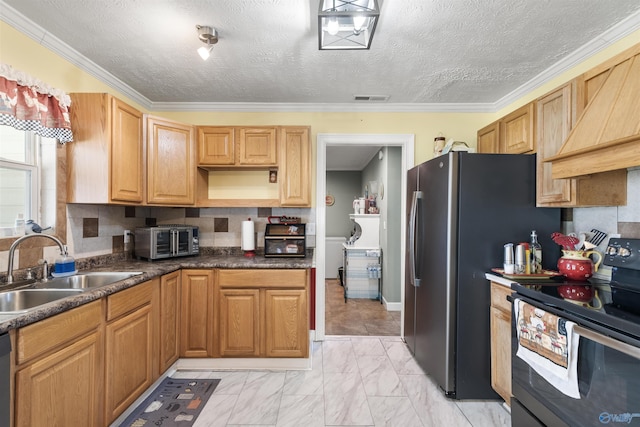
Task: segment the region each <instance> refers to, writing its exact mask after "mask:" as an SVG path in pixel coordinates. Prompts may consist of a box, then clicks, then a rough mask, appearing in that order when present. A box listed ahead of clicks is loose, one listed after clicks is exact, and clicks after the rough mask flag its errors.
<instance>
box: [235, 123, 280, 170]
mask: <svg viewBox="0 0 640 427" xmlns="http://www.w3.org/2000/svg"><path fill="white" fill-rule="evenodd" d="M276 137H277V132H276V128H241V129H240V141H239V144H238V164H239V165H243V166H249V165H251V166H253V165H260V166H277V164H278V157H277V147H278V143H277V138H276Z"/></svg>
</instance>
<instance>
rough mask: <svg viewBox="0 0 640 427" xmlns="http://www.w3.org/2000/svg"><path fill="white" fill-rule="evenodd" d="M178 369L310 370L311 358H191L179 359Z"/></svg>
mask: <svg viewBox="0 0 640 427" xmlns="http://www.w3.org/2000/svg"><path fill="white" fill-rule="evenodd" d="M176 369H177V370H214V371H218V370H232V369H273V370H309V369H311V358H304V359H303V358H290V359H289V358H255V359H253V358H215V359H213V358H201V359H200V358H193V359H191V358H189V359H178V361H177V362H176Z"/></svg>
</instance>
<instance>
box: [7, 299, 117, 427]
mask: <svg viewBox="0 0 640 427" xmlns="http://www.w3.org/2000/svg"><path fill="white" fill-rule="evenodd" d="M101 325H102V305H101V302H100V301H95V302H93V303H89V304H86V305H84V306H81V307H78V308H75V309H72V310H69V311H67V312H65V313H61V314H59V315H56V316H53V317H51V318H49V319H46V320H43V321H41V322H38V323H34V324H32V325H29V326H27V327H24V328H21V329H18V330H17V331H16V343H17V345H16V347H17V349H16V350H17V353H18V355H17V357H16V358H15V359H17V360H16V363H17V366H16V367H15V372H16V374H15V392H14V425H15V426H16V427H23V426H24V427H39V426H101V425H103V424H106V423H105V422H103V418H102V396H103V394H102V391H103V332H102V327H101ZM69 336H71V338H69ZM23 361H25V363H22V362H23Z"/></svg>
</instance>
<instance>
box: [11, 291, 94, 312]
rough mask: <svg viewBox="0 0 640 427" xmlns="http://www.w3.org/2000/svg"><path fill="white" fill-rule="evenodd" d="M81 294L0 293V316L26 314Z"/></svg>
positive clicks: (54, 292) (73, 292) (68, 292)
mask: <svg viewBox="0 0 640 427" xmlns="http://www.w3.org/2000/svg"><path fill="white" fill-rule="evenodd" d="M81 292H82V290H81V289H20V290H17V291H8V292H0V314H18V313H26V312H27V311H29V310H32V309H34V308H36V307H38V306H41V305H44V304H47V303H50V302H53V301H57V300H59V299H62V298H66V297H70V296H72V295H78V294H79V293H81Z"/></svg>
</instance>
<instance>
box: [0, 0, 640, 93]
mask: <svg viewBox="0 0 640 427" xmlns="http://www.w3.org/2000/svg"><path fill="white" fill-rule="evenodd" d="M378 1H379V2H380V5H381V15H380V21H379V24H378V27H377V29H376V33H375V36H374V39H373V42H372V46H371V49H370V50H364V51H319V50H318V40H317V38H318V36H317V10H318V0H310V1H304V0H241V1H240V0H227V1H211V0H135V1H134V0H102V1H95V0H94V1H87V0H2V1H0V3H4V4H6V5H9V6H10V8H6V9H5V11H4V12H2V13H3V15H4V16H5V18H3V19H6V16H7V10H9V9H11V12H12V14H13V15H14V19H15V15H18V16H20V15H24V17H25V18H26V22H31V23H33V24H35V25H34V26H33V28H34V30H33V31H32V34H30V35H32V36H34V35H37V34H38V31H40V30H41V29H42V30H43V31H41V32H40V34H41V35H40V37H41V42H42V43H43V44H45V45H47V46H49V45H51V44H55V43H53V41H52V40H54V41H55V38H57V39H59V40H60V41H62V42H64V43H65V44H67V45H69V46H70V47H71V48H73V49H75V50H76V51H77V52H78V53H79V54H80V56H81V57H85V58H88V59H89V60H90V61H92V62H93V63H95V64H96V65H97V66H98V67H96V68H99V69H103V70H105V71H107V72H108V73H110V74H111V75H113V76H114V77H115V79H113V80H114V81H116V82H118V84H121V85H123V86H124V87H128V88H130V89H131V90H130V92H129V93H134V94H136V95H138V94H139V98H138V99H142V100H143V101H146V102H147V103H151V104H154V103H184V102H188V103H313V104H322V103H327V104H337V103H354V102H357V101H354V100H353V96H354V95H363V94H364V95H386V96H389V99H388V101H387V103H389V104H391V103H407V104H415V103H436V104H439V103H463V104H479V103H489V104H492V103H496V102H497V101H498V100H500V99H501V98H503V97H505V96H507V95H508V94H509V93H511V92H512V91H514V90H515V89H517V88H518V87H520V86H522V85H524V84H525V83H527V82H528V81H530V80H531V79H533V78H534V77H535V76H537V75H539V74H540V73H541V72H543V71H544V70H546V69H547V68H549V67H551V66H552V65H554V64H555V63H557V62H558V61H560V60H562V59H563V58H565V57H566V56H567V55H569V54H570V53H572V52H574V51H575V50H576V49H578V48H580V47H581V46H583V45H584V44H585V43H587V42H590V41H591V40H593V39H594V38H596V37H597V36H599V35H601V34H602V33H604V32H605V31H606V30H608V29H609V28H611V27H612V26H614V25H616V24H617V23H619V22H620V21H622V20H623V19H625V18H626V17H628V16H630V15H634V16H635V15H637V14H638V13H639V12H640V2H639V1H638V0H615V1H603V0H466V1H463V0H378ZM15 12H17V14H16V13H15ZM22 21H24V19H22ZM196 24H200V25H210V26H213V27H215V28H216V29H217V30H218V32H219V39H220V40H219V42H218V44H216V45H215V47H214V50H213V53H212V56H211V57H210V58H209V60H208V61H203V60H202V59H201V58H200V57H199V56H198V54H197V53H196V49H197V48H198V47H200V46H202V42H200V41H199V40H198V37H197V32H196V29H195V26H196ZM51 35H53V36H55V37H53V38H52V37H51ZM49 39H51V40H49ZM134 99H135V97H134Z"/></svg>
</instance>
